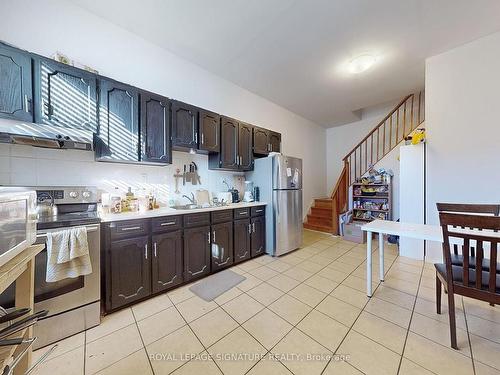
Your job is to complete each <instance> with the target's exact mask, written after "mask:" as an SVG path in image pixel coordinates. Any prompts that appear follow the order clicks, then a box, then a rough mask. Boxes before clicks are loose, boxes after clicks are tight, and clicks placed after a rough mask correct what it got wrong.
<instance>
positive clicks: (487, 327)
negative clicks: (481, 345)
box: [467, 314, 500, 344]
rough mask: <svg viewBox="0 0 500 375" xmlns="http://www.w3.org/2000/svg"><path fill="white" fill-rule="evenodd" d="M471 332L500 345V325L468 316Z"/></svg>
mask: <svg viewBox="0 0 500 375" xmlns="http://www.w3.org/2000/svg"><path fill="white" fill-rule="evenodd" d="M467 326H468V328H469V332H470V333H473V334H475V335H476V336H481V337H483V338H485V339H488V340H491V341H495V342H496V343H498V344H500V324H497V323H494V322H492V321H489V320H486V319H482V318H479V317H477V316H475V315H472V314H467Z"/></svg>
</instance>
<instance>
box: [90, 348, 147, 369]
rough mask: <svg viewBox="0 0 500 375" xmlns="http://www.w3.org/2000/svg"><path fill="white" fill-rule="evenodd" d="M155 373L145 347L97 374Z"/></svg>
mask: <svg viewBox="0 0 500 375" xmlns="http://www.w3.org/2000/svg"><path fill="white" fill-rule="evenodd" d="M138 374H141V375H153V370H152V369H151V365H150V364H149V360H148V356H147V354H146V351H145V350H144V349H141V350H139V351H137V352H135V353H133V354H131V355H129V356H128V357H126V358H124V359H122V360H120V361H118V362H116V363H114V364H112V365H111V366H109V367H106V368H105V369H104V370H102V371H99V372H98V373H97V375H138Z"/></svg>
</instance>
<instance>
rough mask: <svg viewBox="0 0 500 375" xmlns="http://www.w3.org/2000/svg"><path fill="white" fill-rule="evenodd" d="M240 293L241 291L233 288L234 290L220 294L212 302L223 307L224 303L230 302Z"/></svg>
mask: <svg viewBox="0 0 500 375" xmlns="http://www.w3.org/2000/svg"><path fill="white" fill-rule="evenodd" d="M241 293H243V292H242V291H241V290H239V289H238V288H236V287H234V288H231V289H229V290H228V291H227V292H224V293H222V294H221V295H220V296H219V297H217V298H216V299H214V301H215V302H216V303H217V304H218V305H223V304H225V303H226V302H229V301H231V300H232V299H233V298H236V297H238V296H239V295H240V294H241Z"/></svg>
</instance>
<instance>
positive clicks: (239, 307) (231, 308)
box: [222, 293, 264, 324]
mask: <svg viewBox="0 0 500 375" xmlns="http://www.w3.org/2000/svg"><path fill="white" fill-rule="evenodd" d="M222 308H223V309H224V310H225V311H226V312H227V313H228V314H229V315H231V317H232V318H233V319H235V320H236V321H237V322H238V323H240V324H242V323H243V322H245V321H246V320H248V319H250V318H251V317H252V316H254V315H255V314H257V313H258V312H259V311H261V310H262V309H263V308H264V306H263V305H262V304H261V303H260V302H257V301H256V300H254V299H253V298H252V297H250V296H249V295H247V294H245V293H244V294H242V295H240V296H238V297H236V298H235V299H232V300H231V301H229V302H227V303H225V304H224V305H222Z"/></svg>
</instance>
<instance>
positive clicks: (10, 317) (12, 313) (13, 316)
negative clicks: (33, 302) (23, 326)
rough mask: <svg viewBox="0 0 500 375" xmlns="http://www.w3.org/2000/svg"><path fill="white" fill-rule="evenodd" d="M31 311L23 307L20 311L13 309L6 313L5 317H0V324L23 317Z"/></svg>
mask: <svg viewBox="0 0 500 375" xmlns="http://www.w3.org/2000/svg"><path fill="white" fill-rule="evenodd" d="M30 311H31V309H30V308H28V307H24V308H21V309H15V310H12V311H9V312H7V313H6V314H5V315H2V316H0V324H3V323H6V322H8V321H11V320H14V319H17V318H20V317H21V316H23V315H26V314H27V313H29V312H30Z"/></svg>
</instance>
